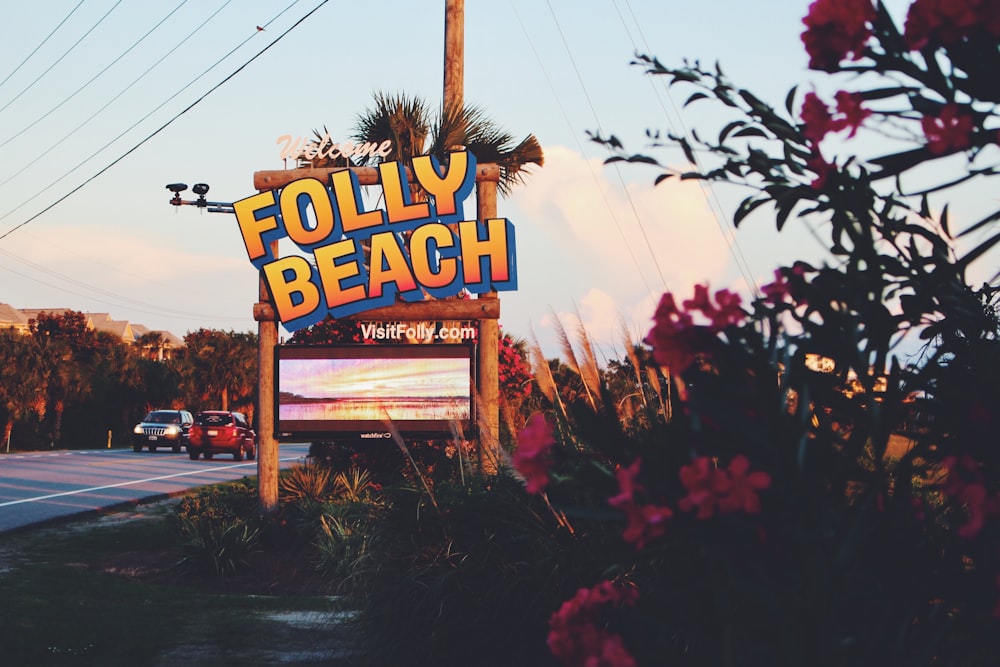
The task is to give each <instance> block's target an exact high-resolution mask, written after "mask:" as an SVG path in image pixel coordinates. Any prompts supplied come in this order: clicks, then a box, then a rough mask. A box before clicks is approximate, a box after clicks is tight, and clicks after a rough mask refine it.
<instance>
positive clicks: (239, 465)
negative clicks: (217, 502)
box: [0, 456, 301, 507]
mask: <svg viewBox="0 0 1000 667" xmlns="http://www.w3.org/2000/svg"><path fill="white" fill-rule="evenodd" d="M299 458H301V457H300V456H287V457H285V458H280V457H279V458H278V461H279V462H281V461H293V460H295V459H299ZM250 465H254V466H256V465H257V464H256V463H255V462H251V463H237V464H233V465H228V466H214V467H212V468H201V469H199V470H188V471H187V472H178V473H175V474H173V475H161V476H160V477H148V478H146V479H136V480H132V481H130V482H119V483H118V484H107V485H105V486H92V487H90V488H89V489H76V490H75V491H63V492H62V493H52V494H49V495H47V496H37V497H35V498H21V499H20V500H9V501H7V502H5V503H0V507H10V506H11V505H21V504H23V503H33V502H37V501H40V500H52V499H53V498H63V497H65V496H75V495H79V494H81V493H90V492H92V491H104V490H106V489H117V488H120V487H123V486H132V485H134V484H143V483H144V482H158V481H160V480H164V479H172V478H174V477H186V476H188V475H197V474H200V473H203V472H211V471H212V470H227V469H229V468H243V467H246V466H250Z"/></svg>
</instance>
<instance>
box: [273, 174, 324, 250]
mask: <svg viewBox="0 0 1000 667" xmlns="http://www.w3.org/2000/svg"><path fill="white" fill-rule="evenodd" d="M303 200H306V201H303ZM310 204H311V205H312V210H313V213H314V214H315V216H316V224H315V226H312V227H310V226H307V225H306V222H305V220H304V219H303V218H304V217H305V213H306V211H307V208H308V206H309V205H310ZM281 219H282V222H284V224H285V233H286V234H288V238H290V239H291V240H292V241H294V242H295V244H296V245H298V246H299V247H302V248H308V247H311V246H314V245H316V244H317V243H321V242H322V241H325V240H326V239H328V238H329V237H330V235H331V234H333V226H334V218H333V206H332V205H331V204H330V195H329V193H328V192H327V190H326V187H325V186H324V185H323V183H322V182H321V181H319V180H317V179H315V178H300V179H298V180H297V181H292V182H291V183H289V184H288V185H286V186H285V187H284V189H283V190H282V191H281Z"/></svg>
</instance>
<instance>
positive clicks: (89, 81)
mask: <svg viewBox="0 0 1000 667" xmlns="http://www.w3.org/2000/svg"><path fill="white" fill-rule="evenodd" d="M187 1H188V0H181V4H179V5H177V6H176V7H174V8H173V10H171V12H170V13H169V14H167V15H166V16H164V17H163V18H162V19H160V22H159V23H157V24H156V25H155V26H153V27H152V28H150V29H149V31H148V32H146V34H145V35H143V36H142V37H140V38H139V39H137V40H136V41H134V42H133V43H132V46H130V47H128V48H127V49H125V50H124V51H122V53H121V54H120V55H119V56H118V57H117V58H115V59H114V60H112V61H111V62H110V63H108V64H107V65H106V66H105V67H104V69H102V70H101V71H100V72H98V73H97V74H95V75H94V76H92V77H91V78H90V80H88V81H87V82H86V83H85V84H83V85H82V86H80V87H79V88H77V89H76V90H74V91H73V92H72V93H70V94H69V96H67V97H66V98H64V99H63V101H62V102H60V103H59V104H56V105H54V106H53V107H52V108H50V109H49V110H48V111H46V112H45V113H43V114H42V115H40V116H39V117H38V118H36V119H35V120H34V121H32V122H31V123H29V124H28V125H27V126H26V127H25V128H24V129H22V130H21V131H20V132H17V133H16V134H14V135H12V136H11V137H10V138H9V139H7V140H6V141H4V142H3V143H0V148H3V147H4V146H6V145H7V144H9V143H10V142H12V141H14V140H15V139H17V138H18V137H20V136H21V135H22V134H24V133H25V132H27V131H28V130H30V129H31V128H33V127H34V126H35V125H38V124H39V123H41V122H42V121H43V120H45V119H46V118H48V117H49V116H51V115H52V114H53V113H55V112H56V110H58V109H59V108H61V107H62V106H63V105H64V104H66V103H67V102H69V101H70V100H71V99H73V98H74V97H76V96H77V95H78V94H79V93H80V92H81V91H82V90H84V89H85V88H87V87H88V86H89V85H90V84H92V83H94V81H96V80H97V79H98V78H100V76H101V75H102V74H104V73H105V72H107V71H108V70H109V69H111V68H112V67H114V65H115V64H116V63H118V61H120V60H121V59H122V58H124V57H125V56H127V55H128V54H129V53H130V52H131V51H132V50H133V49H134V48H135V47H137V46H139V44H141V43H142V42H143V41H145V39H146V38H147V37H149V36H150V35H151V34H153V31H155V30H156V29H157V28H159V27H160V26H161V25H163V24H164V23H165V22H166V20H167V19H169V18H170V17H171V16H173V15H174V14H176V13H177V10H179V9H180V8H181V7H183V6H184V5H185V4H187ZM0 185H3V184H2V183H0Z"/></svg>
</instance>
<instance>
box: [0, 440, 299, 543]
mask: <svg viewBox="0 0 1000 667" xmlns="http://www.w3.org/2000/svg"><path fill="white" fill-rule="evenodd" d="M308 453H309V445H308V444H306V443H284V444H282V445H281V446H280V449H279V461H280V467H282V468H287V467H289V466H291V465H294V464H295V463H301V462H303V461H304V460H305V457H306V455H307V454H308ZM256 475H257V462H256V461H242V462H240V463H237V462H235V461H233V460H232V459H231V458H229V457H226V456H217V457H215V458H214V459H213V460H211V461H205V460H202V459H199V460H197V461H192V460H190V459H189V458H188V455H187V454H185V453H180V454H173V453H171V452H165V451H160V452H153V453H151V452H145V451H143V452H133V451H132V449H131V448H128V449H90V450H60V451H53V452H24V453H12V454H4V455H0V533H3V532H5V531H10V530H13V529H15V528H22V527H24V526H30V525H33V524H36V523H41V522H43V521H49V520H51V519H57V518H61V517H66V516H70V515H73V514H79V513H82V512H90V511H93V510H99V509H104V508H107V507H112V506H114V505H118V504H121V503H127V502H136V501H141V500H148V499H152V498H157V497H163V496H167V495H173V494H178V493H181V492H183V491H185V490H187V489H190V488H193V487H197V486H206V485H209V484H217V483H219V482H227V481H231V480H236V479H241V478H243V477H255V476H256Z"/></svg>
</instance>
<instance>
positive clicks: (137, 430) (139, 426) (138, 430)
mask: <svg viewBox="0 0 1000 667" xmlns="http://www.w3.org/2000/svg"><path fill="white" fill-rule="evenodd" d="M132 432H133V433H136V434H138V435H142V424H136V425H135V428H134V429H132Z"/></svg>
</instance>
